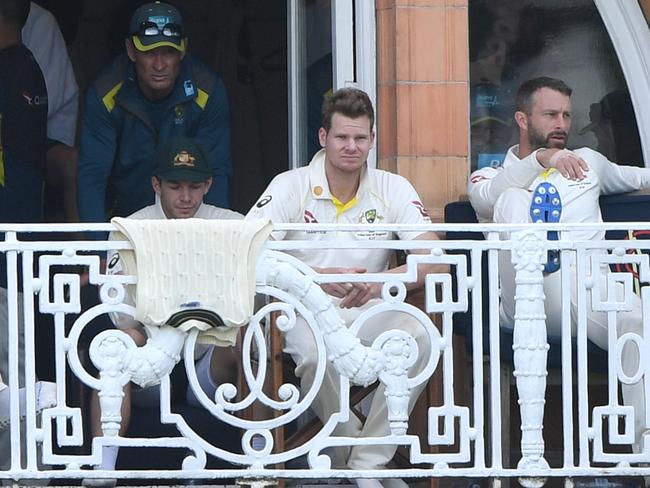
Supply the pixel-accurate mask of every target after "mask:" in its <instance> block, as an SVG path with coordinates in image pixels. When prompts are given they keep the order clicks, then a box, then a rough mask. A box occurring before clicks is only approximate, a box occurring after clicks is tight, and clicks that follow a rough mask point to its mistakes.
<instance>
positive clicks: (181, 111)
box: [174, 105, 185, 125]
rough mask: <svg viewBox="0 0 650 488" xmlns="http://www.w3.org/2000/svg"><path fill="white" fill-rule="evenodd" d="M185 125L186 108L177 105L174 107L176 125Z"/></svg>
mask: <svg viewBox="0 0 650 488" xmlns="http://www.w3.org/2000/svg"><path fill="white" fill-rule="evenodd" d="M184 123H185V107H183V106H182V105H177V106H176V107H174V124H176V125H183V124H184Z"/></svg>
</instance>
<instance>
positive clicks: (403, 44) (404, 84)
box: [377, 0, 469, 221]
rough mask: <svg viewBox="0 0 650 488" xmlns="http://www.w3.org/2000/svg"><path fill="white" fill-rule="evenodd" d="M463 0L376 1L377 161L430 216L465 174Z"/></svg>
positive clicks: (454, 194) (461, 185)
mask: <svg viewBox="0 0 650 488" xmlns="http://www.w3.org/2000/svg"><path fill="white" fill-rule="evenodd" d="M468 63H469V47H468V23H467V0H377V84H378V94H377V98H378V119H377V127H378V137H379V141H378V144H379V147H378V166H379V167H380V168H382V169H386V170H389V171H393V172H396V173H399V174H401V175H403V176H405V177H406V178H408V179H409V180H410V181H411V182H412V183H413V184H414V186H415V188H416V189H417V190H418V192H419V194H420V196H421V197H422V199H423V200H424V202H423V203H424V204H425V205H426V207H427V208H428V209H429V213H430V214H431V217H432V219H433V220H434V221H442V219H443V215H442V211H443V207H444V205H445V203H447V202H449V201H452V200H456V199H458V198H459V197H460V196H461V195H464V194H465V189H466V182H467V174H468V168H469V165H468V146H469V143H468V141H469V128H468V119H469V114H468V99H469V84H468V77H469V69H468Z"/></svg>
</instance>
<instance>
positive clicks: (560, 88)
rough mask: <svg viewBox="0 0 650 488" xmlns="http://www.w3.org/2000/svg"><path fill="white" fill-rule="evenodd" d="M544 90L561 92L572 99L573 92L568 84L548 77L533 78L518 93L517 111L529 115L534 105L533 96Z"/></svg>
mask: <svg viewBox="0 0 650 488" xmlns="http://www.w3.org/2000/svg"><path fill="white" fill-rule="evenodd" d="M542 88H550V89H551V90H553V91H556V92H560V93H561V94H562V95H566V96H567V97H570V96H571V93H572V92H573V90H571V88H569V87H568V86H567V84H566V83H564V82H563V81H562V80H558V79H557V78H549V77H547V76H540V77H539V78H533V79H531V80H528V81H525V82H524V83H522V85H521V86H520V87H519V90H518V91H517V99H516V103H517V111H519V112H524V113H527V114H528V113H530V109H531V107H532V104H533V95H534V94H535V92H536V91H538V90H541V89H542Z"/></svg>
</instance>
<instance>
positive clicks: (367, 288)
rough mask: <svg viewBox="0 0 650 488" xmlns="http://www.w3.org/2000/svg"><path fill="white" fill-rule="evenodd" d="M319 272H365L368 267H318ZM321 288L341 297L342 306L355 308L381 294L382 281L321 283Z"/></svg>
mask: <svg viewBox="0 0 650 488" xmlns="http://www.w3.org/2000/svg"><path fill="white" fill-rule="evenodd" d="M316 271H318V272H319V273H328V274H340V273H365V272H367V270H366V268H316ZM320 286H321V288H322V289H323V291H325V293H327V294H328V295H332V296H334V297H336V298H341V302H340V303H339V306H340V307H341V308H354V307H361V306H362V305H365V304H366V303H367V302H368V301H369V300H371V299H372V298H378V297H379V296H380V295H381V288H382V283H363V282H360V281H355V282H341V283H321V285H320Z"/></svg>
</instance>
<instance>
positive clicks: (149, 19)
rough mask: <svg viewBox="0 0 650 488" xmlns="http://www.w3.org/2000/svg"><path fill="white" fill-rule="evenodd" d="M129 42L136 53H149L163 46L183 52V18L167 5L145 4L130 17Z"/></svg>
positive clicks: (174, 8) (159, 3) (184, 44)
mask: <svg viewBox="0 0 650 488" xmlns="http://www.w3.org/2000/svg"><path fill="white" fill-rule="evenodd" d="M129 32H130V33H131V40H132V41H133V45H134V46H135V48H136V49H137V50H138V51H150V50H152V49H156V48H159V47H163V46H169V47H173V48H174V49H177V50H179V51H181V52H184V51H185V46H186V40H185V37H184V36H183V18H182V17H181V14H180V12H179V11H178V10H177V9H176V7H173V6H172V5H169V4H167V3H162V2H154V3H145V4H144V5H142V6H141V7H139V8H138V9H137V10H136V11H135V12H134V13H133V17H131V24H130V26H129Z"/></svg>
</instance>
